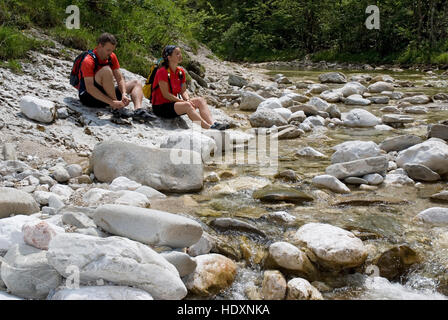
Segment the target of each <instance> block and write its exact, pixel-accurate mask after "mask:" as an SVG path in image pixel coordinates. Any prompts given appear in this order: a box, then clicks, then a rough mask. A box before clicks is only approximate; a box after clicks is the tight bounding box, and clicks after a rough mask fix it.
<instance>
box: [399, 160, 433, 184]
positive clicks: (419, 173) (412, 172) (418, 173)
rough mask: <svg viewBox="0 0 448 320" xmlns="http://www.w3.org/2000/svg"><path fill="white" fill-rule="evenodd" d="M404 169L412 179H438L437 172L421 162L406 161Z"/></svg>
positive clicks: (428, 180)
mask: <svg viewBox="0 0 448 320" xmlns="http://www.w3.org/2000/svg"><path fill="white" fill-rule="evenodd" d="M404 169H405V170H406V172H407V174H408V176H409V177H410V178H411V179H413V180H417V181H427V182H432V181H438V180H440V176H439V174H438V173H436V172H434V171H432V170H431V169H429V168H428V167H426V166H424V165H422V164H414V163H407V164H405V165H404Z"/></svg>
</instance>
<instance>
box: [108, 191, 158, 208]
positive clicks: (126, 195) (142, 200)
mask: <svg viewBox="0 0 448 320" xmlns="http://www.w3.org/2000/svg"><path fill="white" fill-rule="evenodd" d="M109 195H114V196H116V197H118V198H117V199H116V200H115V201H114V204H121V205H123V206H134V207H141V208H149V206H150V202H149V200H148V197H146V196H145V195H144V194H142V193H140V192H135V191H129V190H121V191H117V192H114V193H111V194H109Z"/></svg>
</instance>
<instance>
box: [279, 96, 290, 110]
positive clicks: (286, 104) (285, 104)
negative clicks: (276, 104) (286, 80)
mask: <svg viewBox="0 0 448 320" xmlns="http://www.w3.org/2000/svg"><path fill="white" fill-rule="evenodd" d="M279 100H280V103H281V104H282V107H283V108H288V107H291V106H292V105H293V104H294V100H292V99H291V98H290V97H288V96H281V97H280V98H279Z"/></svg>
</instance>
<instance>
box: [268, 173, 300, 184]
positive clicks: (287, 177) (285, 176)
mask: <svg viewBox="0 0 448 320" xmlns="http://www.w3.org/2000/svg"><path fill="white" fill-rule="evenodd" d="M274 179H282V180H286V181H292V182H296V181H298V180H299V177H298V175H297V174H296V173H295V172H294V170H285V171H282V172H279V173H277V174H276V175H275V176H274Z"/></svg>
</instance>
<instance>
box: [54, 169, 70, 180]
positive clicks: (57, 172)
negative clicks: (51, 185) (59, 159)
mask: <svg viewBox="0 0 448 320" xmlns="http://www.w3.org/2000/svg"><path fill="white" fill-rule="evenodd" d="M53 178H54V179H55V180H56V181H57V182H60V183H64V182H67V181H68V180H69V179H70V174H69V173H68V171H67V170H66V169H65V168H64V167H61V166H57V167H55V168H54V171H53Z"/></svg>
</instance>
